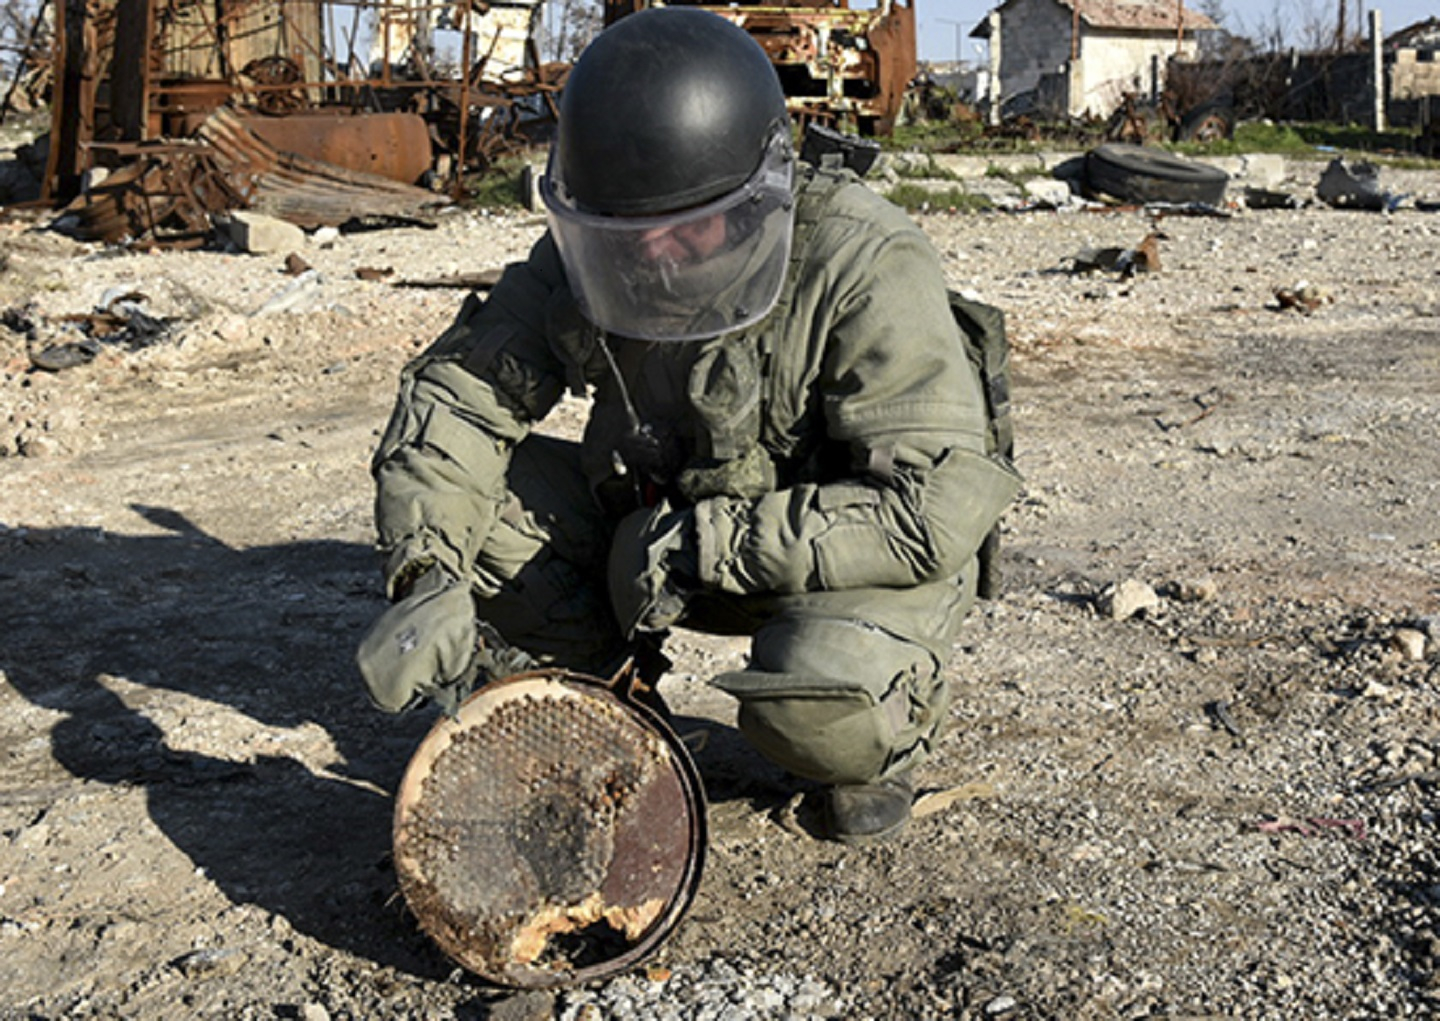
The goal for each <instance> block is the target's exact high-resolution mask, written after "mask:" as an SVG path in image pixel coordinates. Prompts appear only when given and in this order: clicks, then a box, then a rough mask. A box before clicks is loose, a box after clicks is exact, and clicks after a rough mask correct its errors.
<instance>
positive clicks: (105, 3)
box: [42, 0, 569, 202]
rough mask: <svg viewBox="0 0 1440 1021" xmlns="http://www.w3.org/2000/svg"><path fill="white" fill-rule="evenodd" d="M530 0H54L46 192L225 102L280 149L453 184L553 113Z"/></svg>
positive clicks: (552, 81) (58, 191) (555, 83)
mask: <svg viewBox="0 0 1440 1021" xmlns="http://www.w3.org/2000/svg"><path fill="white" fill-rule="evenodd" d="M540 2H541V0H483V2H482V0H205V2H200V3H197V2H195V0H57V3H56V7H55V22H56V25H55V48H54V56H53V60H52V63H53V65H54V68H55V88H54V99H53V102H52V106H51V147H50V153H49V160H48V164H47V167H46V172H45V175H44V180H43V182H42V195H43V198H44V199H45V200H47V201H51V202H67V201H69V200H71V199H72V198H74V197H75V196H76V195H78V194H79V192H80V190H81V187H82V184H83V182H84V180H85V176H86V174H87V172H88V171H89V170H90V169H91V168H93V167H95V166H104V167H107V168H109V169H115V168H116V167H118V166H119V165H121V164H122V163H124V162H125V161H126V160H127V159H129V158H132V157H133V156H134V155H135V153H134V152H133V151H127V150H125V149H124V148H120V147H117V144H118V145H119V146H125V145H131V146H134V145H140V144H143V143H155V142H165V143H173V142H175V141H177V140H182V139H188V138H191V137H194V135H195V134H196V133H197V131H198V130H199V128H200V126H201V125H204V124H206V123H208V122H209V119H210V118H211V116H212V115H213V114H215V113H216V111H217V110H220V109H222V108H225V109H228V110H230V111H233V113H234V114H235V115H236V116H238V117H239V118H240V120H241V121H242V122H244V123H246V124H247V125H248V127H249V128H250V131H251V133H252V134H254V135H257V136H259V137H260V138H262V139H265V140H266V141H268V142H269V143H270V144H271V145H272V146H274V147H275V148H276V149H278V150H283V151H285V152H288V153H293V154H295V155H298V156H301V157H309V158H310V159H312V160H320V161H324V162H326V163H327V164H335V165H337V166H340V167H343V168H347V169H349V170H351V171H365V172H368V173H374V174H380V175H384V176H387V177H390V178H392V179H393V180H395V181H398V182H400V183H402V184H405V185H415V184H419V183H422V178H423V179H425V182H429V181H434V180H435V179H437V178H439V180H438V182H437V183H439V184H442V185H445V184H448V185H449V186H450V187H451V189H452V190H455V189H458V187H459V184H460V181H461V179H462V175H463V174H464V173H466V172H467V171H474V170H483V169H485V168H487V167H488V166H489V165H490V164H491V163H492V162H493V161H494V160H495V159H497V158H499V157H500V156H501V155H503V154H505V153H507V152H509V151H512V150H514V149H518V148H521V147H523V146H524V145H527V144H529V143H531V142H532V141H534V140H537V139H543V137H544V136H545V135H546V133H547V132H548V131H549V130H550V128H551V127H552V126H553V123H554V120H555V115H556V112H557V105H556V102H555V94H556V93H557V92H558V91H559V90H560V89H561V88H562V87H563V85H564V81H565V77H566V75H567V74H568V70H569V66H568V65H567V64H559V63H551V64H546V63H542V62H541V61H540V59H539V53H538V49H537V47H536V46H535V41H534V32H535V29H536V28H537V26H538V22H539V13H540ZM440 31H445V32H448V33H451V35H452V36H453V37H455V38H456V39H458V45H459V52H458V56H459V59H460V64H459V66H458V67H455V68H447V67H445V66H444V65H445V64H446V63H447V62H449V61H450V60H451V59H452V56H453V55H451V54H448V53H440V52H439V51H438V49H437V46H436V41H435V40H436V33H437V32H440ZM367 33H368V39H367ZM362 54H363V56H362ZM287 122H293V123H287ZM149 155H152V154H147V157H148V156H149ZM182 176H186V175H182ZM202 176H203V175H202Z"/></svg>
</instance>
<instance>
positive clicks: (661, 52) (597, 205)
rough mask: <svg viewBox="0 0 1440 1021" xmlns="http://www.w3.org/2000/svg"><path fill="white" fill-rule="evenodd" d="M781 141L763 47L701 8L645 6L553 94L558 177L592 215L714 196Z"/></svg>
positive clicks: (601, 39) (781, 108)
mask: <svg viewBox="0 0 1440 1021" xmlns="http://www.w3.org/2000/svg"><path fill="white" fill-rule="evenodd" d="M777 132H783V133H784V135H785V137H786V139H787V140H788V138H789V119H788V116H787V114H786V110H785V93H784V91H783V90H782V89H781V87H780V79H779V78H778V77H777V76H776V74H775V68H774V67H773V66H772V65H771V63H770V58H769V57H767V56H766V55H765V51H764V50H763V49H761V48H760V45H759V44H758V43H757V42H755V40H754V39H752V38H751V37H750V35H749V34H748V33H747V32H745V31H744V30H743V29H741V28H739V27H738V26H736V25H734V24H732V23H731V22H729V21H726V20H725V19H724V18H722V17H720V16H719V15H716V14H711V13H710V12H709V11H703V10H698V9H695V8H683V7H669V8H650V9H648V10H644V11H640V12H637V13H635V14H631V15H628V16H626V17H624V18H621V19H620V20H619V21H617V22H616V23H615V24H613V25H611V26H610V27H609V28H607V29H605V31H603V32H601V33H600V34H599V35H598V36H597V37H596V38H595V40H594V41H593V42H591V43H590V45H589V46H587V47H586V48H585V50H584V51H583V52H582V53H581V54H580V59H579V60H578V61H577V62H576V64H575V67H574V68H573V69H572V70H571V72H570V76H569V78H568V80H567V81H566V83H565V92H564V95H563V96H562V98H561V102H560V124H559V136H558V151H559V167H558V168H557V169H558V171H559V176H560V177H561V178H562V179H563V180H564V181H565V184H566V186H567V188H568V189H569V191H570V194H571V195H572V196H573V197H574V200H575V201H576V202H577V203H578V204H579V205H580V206H581V208H584V209H586V210H588V211H591V212H599V213H611V214H617V215H621V216H634V215H637V214H639V215H644V214H647V213H665V212H671V211H673V210H676V209H683V208H685V207H687V206H694V205H699V204H700V203H702V202H708V201H709V200H711V199H713V198H716V197H717V196H720V195H723V194H725V193H726V192H729V191H731V190H733V189H735V188H738V187H739V186H740V185H741V184H743V183H744V182H745V181H746V180H747V179H748V178H749V177H750V176H751V175H752V174H753V173H754V172H755V169H756V167H757V166H759V164H760V161H761V159H762V157H763V156H764V154H765V150H766V148H767V146H768V145H769V144H770V141H771V139H772V138H773V137H774V136H775V135H776V133H777Z"/></svg>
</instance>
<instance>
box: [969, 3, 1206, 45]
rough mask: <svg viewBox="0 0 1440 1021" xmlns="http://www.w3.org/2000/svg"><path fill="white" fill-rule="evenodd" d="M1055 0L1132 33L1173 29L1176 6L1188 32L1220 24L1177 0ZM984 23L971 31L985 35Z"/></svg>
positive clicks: (1099, 24) (1091, 21)
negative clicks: (982, 30) (982, 31)
mask: <svg viewBox="0 0 1440 1021" xmlns="http://www.w3.org/2000/svg"><path fill="white" fill-rule="evenodd" d="M1015 2H1016V0H1005V2H1004V3H1002V4H1001V5H1000V11H1001V13H1002V14H1003V13H1004V10H1005V8H1006V7H1009V6H1011V5H1013V4H1014V3H1015ZM1055 3H1057V4H1059V5H1060V6H1061V7H1063V8H1065V9H1066V10H1067V11H1073V10H1075V9H1077V8H1078V9H1079V11H1080V20H1081V21H1083V22H1085V24H1087V25H1089V26H1090V27H1091V28H1109V29H1122V30H1126V31H1134V32H1174V31H1175V17H1176V14H1177V10H1176V8H1177V7H1178V8H1179V11H1178V13H1179V15H1180V17H1181V18H1182V19H1183V22H1182V23H1183V25H1184V27H1185V30H1186V31H1187V32H1192V31H1195V30H1197V29H1199V30H1205V29H1213V28H1219V27H1220V26H1219V25H1217V24H1215V22H1214V21H1212V20H1211V19H1210V18H1209V17H1207V16H1206V15H1204V14H1201V13H1200V12H1199V11H1192V10H1191V9H1190V8H1188V7H1185V6H1182V5H1181V4H1180V3H1179V0H1055ZM986 24H987V23H986V22H985V21H982V22H980V24H979V25H978V26H976V29H975V31H973V32H971V33H970V34H971V35H972V36H976V37H979V38H985V37H987V36H988V35H989V31H988V29H987V30H986V31H985V32H984V33H983V35H982V33H981V29H982V28H985V27H986Z"/></svg>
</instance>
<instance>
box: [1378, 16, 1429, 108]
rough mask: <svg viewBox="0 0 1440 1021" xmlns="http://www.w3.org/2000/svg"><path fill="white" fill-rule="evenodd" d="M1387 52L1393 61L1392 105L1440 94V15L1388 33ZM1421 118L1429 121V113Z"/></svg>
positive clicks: (1391, 74)
mask: <svg viewBox="0 0 1440 1021" xmlns="http://www.w3.org/2000/svg"><path fill="white" fill-rule="evenodd" d="M1385 53H1386V56H1387V58H1389V64H1390V67H1389V71H1390V83H1389V99H1390V101H1391V103H1392V104H1401V103H1406V102H1411V103H1414V102H1417V101H1421V102H1423V101H1427V100H1433V98H1434V97H1437V96H1440V18H1427V19H1426V20H1424V21H1417V22H1416V23H1415V24H1413V25H1410V26H1409V27H1408V28H1402V29H1401V30H1400V31H1398V32H1396V33H1394V34H1393V35H1391V36H1388V37H1387V38H1386V39H1385ZM1437 105H1440V104H1433V103H1432V104H1431V105H1430V108H1431V109H1433V108H1435V106H1437ZM1420 119H1421V120H1423V121H1425V122H1426V123H1429V121H1430V117H1429V116H1428V115H1427V116H1424V117H1422V118H1420ZM1411 122H1412V123H1413V122H1414V120H1413V119H1412V120H1411Z"/></svg>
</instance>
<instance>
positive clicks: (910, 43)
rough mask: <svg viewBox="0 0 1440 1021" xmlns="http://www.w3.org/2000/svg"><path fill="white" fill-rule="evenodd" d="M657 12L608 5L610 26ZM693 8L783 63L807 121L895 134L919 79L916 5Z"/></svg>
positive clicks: (778, 66)
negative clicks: (909, 90) (721, 20)
mask: <svg viewBox="0 0 1440 1021" xmlns="http://www.w3.org/2000/svg"><path fill="white" fill-rule="evenodd" d="M649 6H660V5H659V4H651V3H649V2H647V0H605V13H604V22H605V24H606V25H610V24H613V23H614V22H616V21H618V20H619V19H620V18H623V17H625V16H626V15H628V14H633V13H634V12H636V11H639V10H642V9H644V8H645V7H649ZM671 6H675V4H672V5H671ZM686 6H697V7H703V8H704V9H705V10H708V11H713V12H714V13H715V14H718V15H720V16H721V17H723V18H727V19H729V20H730V21H733V22H734V23H735V24H737V25H739V26H740V27H741V28H743V29H745V31H747V32H748V33H750V36H751V37H752V38H753V39H755V41H756V42H758V43H759V44H760V45H761V46H762V47H763V48H764V50H765V52H766V53H767V54H768V55H769V57H770V62H771V63H772V64H774V65H775V70H776V71H777V72H778V73H779V75H780V84H781V86H782V87H783V88H784V90H785V95H786V98H787V102H788V103H789V106H790V113H791V116H792V117H794V119H795V120H796V121H798V122H799V123H801V124H809V123H818V124H821V125H824V126H827V127H836V128H842V129H845V130H849V131H852V132H858V133H859V134H862V135H888V134H890V133H891V132H892V131H893V130H894V128H895V121H896V118H897V117H898V116H899V115H900V108H901V104H902V103H903V102H904V99H905V91H906V89H907V88H908V87H909V85H910V82H911V81H912V80H913V79H914V78H915V74H916V67H917V65H916V60H915V53H916V49H915V7H914V4H913V0H878V2H877V3H876V4H875V6H873V7H868V8H852V7H850V6H849V0H834V2H826V0H799V2H789V3H784V2H782V3H773V4H764V3H748V2H741V3H732V4H687V5H686Z"/></svg>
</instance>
